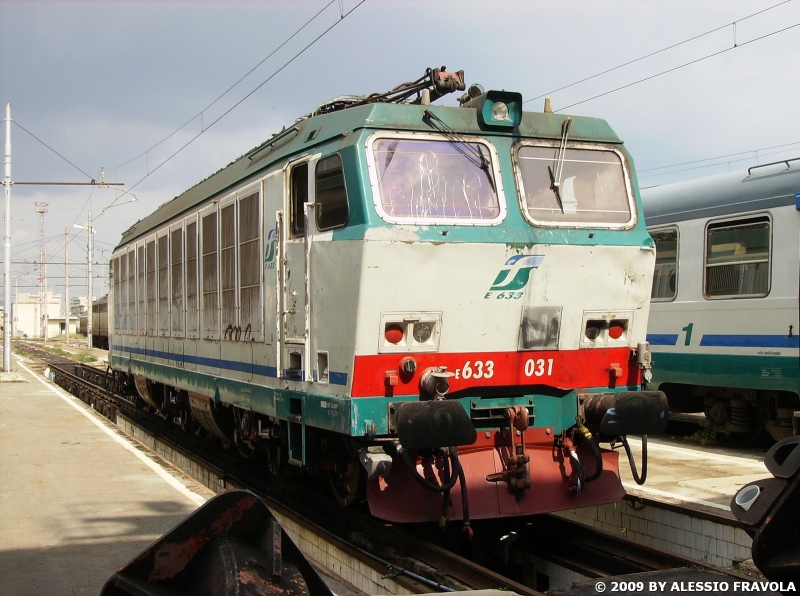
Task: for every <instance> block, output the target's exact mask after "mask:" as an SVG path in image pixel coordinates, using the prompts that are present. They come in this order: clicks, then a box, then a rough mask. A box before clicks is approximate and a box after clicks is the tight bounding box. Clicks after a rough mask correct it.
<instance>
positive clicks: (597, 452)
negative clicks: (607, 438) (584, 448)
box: [584, 435, 603, 482]
mask: <svg viewBox="0 0 800 596" xmlns="http://www.w3.org/2000/svg"><path fill="white" fill-rule="evenodd" d="M588 441H589V445H591V446H592V451H593V452H594V460H595V462H597V465H596V466H595V470H594V474H592V475H591V476H587V477H586V478H584V480H585V481H586V482H591V481H592V480H597V479H598V478H600V474H602V473H603V456H602V454H601V453H600V446H599V445H598V444H597V441H595V440H594V437H593V436H591V435H589V439H588Z"/></svg>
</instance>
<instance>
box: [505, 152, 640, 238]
mask: <svg viewBox="0 0 800 596" xmlns="http://www.w3.org/2000/svg"><path fill="white" fill-rule="evenodd" d="M516 166H517V167H516V170H517V184H518V185H519V192H520V196H521V198H522V204H523V207H524V209H523V211H524V213H525V216H526V218H527V219H528V220H529V221H530V222H531V223H534V224H538V225H546V226H552V225H561V224H570V225H574V226H575V227H595V228H596V227H608V228H625V227H630V226H632V225H633V224H634V222H635V214H634V212H633V211H632V210H631V194H630V190H629V186H628V183H627V177H626V173H625V170H624V167H623V161H622V156H621V154H619V153H617V152H616V151H615V150H613V149H612V148H610V147H604V146H591V145H576V146H575V147H570V148H569V149H566V150H565V151H564V153H563V154H560V152H559V147H558V146H555V145H546V146H544V145H528V144H524V145H520V146H519V147H518V149H517V154H516Z"/></svg>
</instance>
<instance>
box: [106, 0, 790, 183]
mask: <svg viewBox="0 0 800 596" xmlns="http://www.w3.org/2000/svg"><path fill="white" fill-rule="evenodd" d="M335 1H336V0H330V2H328V3H327V4H326V5H325V6H323V7H322V8H321V9H320V11H319V12H317V13H316V14H315V15H314V16H313V17H311V18H310V19H309V20H308V21H306V22H305V24H304V25H303V26H302V27H300V28H299V29H298V30H297V31H295V32H294V33H292V34H291V35H290V36H289V37H287V38H286V39H285V40H284V41H283V43H281V44H280V45H279V46H278V47H276V48H275V49H274V50H272V52H270V53H269V54H268V55H267V56H266V57H265V58H264V59H263V60H261V62H259V63H258V64H256V65H255V66H254V67H253V68H251V69H250V70H248V71H247V72H246V73H245V74H244V75H242V76H241V77H240V78H239V80H237V81H236V82H235V83H234V84H233V85H231V86H230V87H228V88H227V89H226V90H225V91H223V92H222V93H221V94H220V95H219V96H217V98H216V99H214V100H213V101H212V102H211V103H209V104H208V105H207V106H206V107H204V108H203V109H202V110H200V111H199V112H198V113H197V114H195V115H194V116H192V117H191V118H190V119H189V120H187V121H186V122H185V123H183V124H182V125H181V126H179V127H178V128H176V129H175V130H173V131H172V132H171V133H170V134H168V135H167V136H166V137H164V138H163V139H161V140H160V141H159V142H158V143H156V144H155V145H153V146H152V147H150V148H149V149H146V150H145V151H142V152H141V153H140V154H139V155H137V156H135V157H132V158H131V159H129V160H128V161H126V162H124V163H121V164H119V165H118V166H117V168H121V167H122V166H125V165H128V164H129V163H131V162H132V161H135V160H137V159H139V158H140V157H143V156H145V155H147V154H148V153H149V152H150V151H152V150H153V149H155V148H156V147H158V146H159V145H161V143H163V142H164V141H167V140H168V139H170V138H171V137H173V136H174V135H176V134H177V133H178V132H180V131H181V130H183V129H184V128H185V127H186V126H188V125H189V124H191V123H192V122H194V121H195V120H197V118H198V117H200V116H202V115H203V114H204V113H205V112H206V110H208V109H209V108H210V107H211V106H213V105H214V104H215V103H217V102H218V101H219V100H220V99H222V98H223V97H225V96H226V95H227V94H228V93H229V92H230V91H231V90H233V88H234V87H236V86H237V85H238V84H239V83H241V82H242V81H243V80H245V79H246V78H247V77H248V76H250V75H251V74H252V73H253V71H254V70H256V69H257V68H258V67H259V66H261V65H262V64H264V62H266V61H267V60H269V59H270V58H272V56H274V55H275V53H276V52H278V50H280V49H281V48H282V47H283V46H285V45H286V44H287V43H289V42H290V41H291V40H292V39H294V38H295V37H296V36H297V35H298V34H299V33H300V32H301V31H303V29H305V28H306V27H308V25H310V24H311V23H312V22H313V21H314V20H315V19H316V18H317V17H318V16H319V15H321V14H322V13H323V12H325V10H327V8H328V7H329V6H330V5H331V4H333V3H334V2H335ZM787 1H789V0H787ZM340 13H341V5H340ZM342 18H343V17H342Z"/></svg>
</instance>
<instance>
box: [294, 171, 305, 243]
mask: <svg viewBox="0 0 800 596" xmlns="http://www.w3.org/2000/svg"><path fill="white" fill-rule="evenodd" d="M290 193H291V194H290V199H291V204H290V209H291V228H290V231H291V235H292V238H297V237H299V236H303V235H304V234H305V233H306V214H305V208H304V204H305V203H306V202H307V201H308V164H307V163H302V164H300V165H297V166H295V167H293V168H292V175H291V189H290Z"/></svg>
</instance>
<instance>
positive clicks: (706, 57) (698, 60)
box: [554, 23, 800, 112]
mask: <svg viewBox="0 0 800 596" xmlns="http://www.w3.org/2000/svg"><path fill="white" fill-rule="evenodd" d="M798 26H800V23H795V24H794V25H789V26H788V27H784V28H783V29H778V30H777V31H772V32H771V33H767V34H765V35H761V36H759V37H756V38H754V39H750V40H748V41H745V42H744V43H739V44H736V45H733V46H731V47H729V48H725V49H724V50H719V51H718V52H713V53H711V54H708V55H707V56H703V57H702V58H697V59H696V60H691V61H689V62H685V63H683V64H680V65H678V66H675V67H673V68H668V69H667V70H663V71H661V72H659V73H656V74H654V75H650V76H649V77H644V78H643V79H639V80H638V81H633V82H632V83H628V84H627V85H622V86H621V87H617V88H616V89H611V90H610V91H605V92H603V93H599V94H597V95H594V96H592V97H589V98H587V99H582V100H581V101H576V102H575V103H571V104H569V105H568V106H564V107H563V108H559V109H558V110H554V111H556V112H563V111H564V110H567V109H569V108H573V107H575V106H578V105H581V104H583V103H586V102H589V101H592V100H593V99H597V98H598V97H604V96H606V95H610V94H611V93H615V92H616V91H620V90H622V89H627V88H628V87H633V86H634V85H638V84H639V83H643V82H645V81H649V80H651V79H655V78H656V77H660V76H661V75H664V74H668V73H670V72H674V71H676V70H679V69H681V68H683V67H685V66H691V65H692V64H697V63H698V62H702V61H703V60H707V59H708V58H713V57H714V56H719V55H720V54H724V53H725V52H729V51H731V50H735V49H736V48H741V47H742V46H746V45H748V44H751V43H755V42H757V41H761V40H762V39H766V38H767V37H772V36H773V35H777V34H778V33H783V32H784V31H788V30H789V29H794V28H795V27H798Z"/></svg>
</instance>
